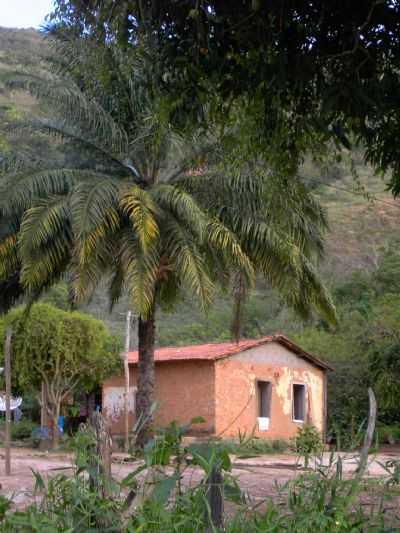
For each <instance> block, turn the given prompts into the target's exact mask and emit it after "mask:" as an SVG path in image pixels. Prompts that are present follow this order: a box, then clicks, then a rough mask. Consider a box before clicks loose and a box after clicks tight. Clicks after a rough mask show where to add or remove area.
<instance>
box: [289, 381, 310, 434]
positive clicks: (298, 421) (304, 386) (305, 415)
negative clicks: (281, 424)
mask: <svg viewBox="0 0 400 533" xmlns="http://www.w3.org/2000/svg"><path fill="white" fill-rule="evenodd" d="M295 385H298V386H301V387H303V390H304V400H303V413H304V418H303V420H301V419H299V418H295V416H294V415H295V412H294V386H295ZM306 419H307V385H306V384H305V383H301V382H299V381H293V382H292V421H293V422H296V424H304V423H305V421H306Z"/></svg>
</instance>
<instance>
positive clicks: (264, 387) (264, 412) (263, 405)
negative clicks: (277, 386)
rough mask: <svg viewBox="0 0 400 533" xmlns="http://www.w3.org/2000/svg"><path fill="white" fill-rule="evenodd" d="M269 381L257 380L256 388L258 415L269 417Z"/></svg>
mask: <svg viewBox="0 0 400 533" xmlns="http://www.w3.org/2000/svg"><path fill="white" fill-rule="evenodd" d="M271 388H272V387H271V383H269V381H257V389H258V417H259V418H269V417H270V414H271Z"/></svg>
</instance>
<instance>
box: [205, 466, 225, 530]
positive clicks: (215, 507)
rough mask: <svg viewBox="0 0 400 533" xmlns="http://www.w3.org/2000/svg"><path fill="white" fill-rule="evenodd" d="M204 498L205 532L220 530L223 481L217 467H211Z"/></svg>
mask: <svg viewBox="0 0 400 533" xmlns="http://www.w3.org/2000/svg"><path fill="white" fill-rule="evenodd" d="M206 497H207V502H208V507H209V508H208V510H207V521H208V528H207V531H215V529H218V528H222V527H223V522H224V480H223V477H222V473H221V467H220V466H219V465H215V466H213V467H212V470H211V472H210V474H209V476H208V478H207V481H206Z"/></svg>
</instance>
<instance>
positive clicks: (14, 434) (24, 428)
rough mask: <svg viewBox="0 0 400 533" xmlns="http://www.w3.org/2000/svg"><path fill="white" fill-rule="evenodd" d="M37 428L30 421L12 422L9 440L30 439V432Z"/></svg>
mask: <svg viewBox="0 0 400 533" xmlns="http://www.w3.org/2000/svg"><path fill="white" fill-rule="evenodd" d="M36 428H37V424H35V423H34V422H32V420H28V419H26V420H24V419H22V420H20V421H19V422H13V423H12V424H11V439H12V440H25V439H30V438H31V436H32V432H33V431H34V429H36Z"/></svg>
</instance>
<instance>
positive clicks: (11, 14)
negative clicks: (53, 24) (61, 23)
mask: <svg viewBox="0 0 400 533" xmlns="http://www.w3.org/2000/svg"><path fill="white" fill-rule="evenodd" d="M52 8H53V0H0V26H3V27H6V28H39V27H40V25H41V24H43V22H44V18H45V16H46V15H47V14H48V13H49V12H50V11H51V10H52Z"/></svg>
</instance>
